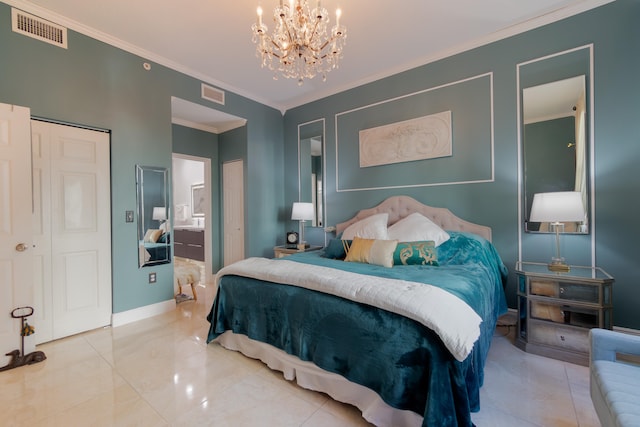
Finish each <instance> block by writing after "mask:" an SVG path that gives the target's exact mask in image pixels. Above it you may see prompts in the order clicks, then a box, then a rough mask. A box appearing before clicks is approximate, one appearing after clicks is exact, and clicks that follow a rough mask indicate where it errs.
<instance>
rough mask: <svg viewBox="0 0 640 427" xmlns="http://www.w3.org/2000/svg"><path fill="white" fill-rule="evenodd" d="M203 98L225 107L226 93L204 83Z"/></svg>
mask: <svg viewBox="0 0 640 427" xmlns="http://www.w3.org/2000/svg"><path fill="white" fill-rule="evenodd" d="M202 98H203V99H207V100H209V101H212V102H216V103H218V104H222V105H224V91H222V90H220V89H216V88H215V87H212V86H208V85H206V84H204V83H202Z"/></svg>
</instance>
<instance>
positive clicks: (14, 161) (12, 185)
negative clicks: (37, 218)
mask: <svg viewBox="0 0 640 427" xmlns="http://www.w3.org/2000/svg"><path fill="white" fill-rule="evenodd" d="M29 118H30V111H29V109H28V108H25V107H18V106H14V105H7V104H0V366H5V365H6V364H7V363H8V362H9V357H7V356H5V354H6V353H8V352H10V351H13V350H16V349H20V345H21V344H20V321H19V320H18V319H12V318H11V316H10V313H11V311H12V310H13V309H14V308H17V307H22V306H33V304H34V302H33V286H32V265H33V263H32V261H31V256H32V250H31V246H32V240H31V209H32V203H31V168H30V158H31V146H30V144H29ZM20 245H22V246H20ZM28 320H29V321H30V324H34V323H35V322H34V320H33V319H32V318H29V319H28ZM24 344H25V347H24V353H25V354H28V353H31V352H32V351H33V350H34V349H35V340H34V335H31V336H28V337H25V342H24Z"/></svg>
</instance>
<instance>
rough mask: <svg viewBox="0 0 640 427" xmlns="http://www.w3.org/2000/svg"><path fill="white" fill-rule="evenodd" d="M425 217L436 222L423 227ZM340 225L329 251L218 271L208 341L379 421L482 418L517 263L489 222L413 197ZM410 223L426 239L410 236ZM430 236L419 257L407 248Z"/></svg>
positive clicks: (441, 422) (447, 422) (443, 422)
mask: <svg viewBox="0 0 640 427" xmlns="http://www.w3.org/2000/svg"><path fill="white" fill-rule="evenodd" d="M381 218H382V219H381ZM418 218H419V226H416V224H418V223H416V222H414V220H415V219H418ZM424 218H428V220H427V223H431V224H433V225H435V227H434V229H429V230H428V231H425V233H424V235H423V234H421V233H422V230H423V227H422V224H426V223H423V221H424ZM429 220H430V221H429ZM381 221H383V223H384V224H383V225H384V227H382V226H381ZM425 227H426V225H425ZM428 227H431V226H430V225H429V226H428ZM428 227H427V228H428ZM336 228H337V232H336V233H337V236H338V237H337V238H336V239H334V240H333V241H332V242H330V244H329V245H328V246H327V248H325V250H324V251H313V252H306V253H300V254H295V255H292V256H289V257H286V258H282V259H277V260H271V259H266V258H249V259H246V260H243V261H240V262H238V263H235V264H232V265H230V266H227V267H225V268H223V269H222V270H220V272H218V274H217V275H216V283H217V285H218V289H217V295H216V298H215V300H214V302H213V305H212V307H211V311H210V313H209V315H208V317H207V319H208V320H209V322H210V323H211V327H210V329H209V333H208V337H207V341H208V342H212V341H215V342H217V343H219V344H220V345H222V346H223V347H225V348H227V349H230V350H234V351H240V352H242V353H243V354H244V355H246V356H248V357H251V358H256V359H260V360H262V361H263V362H264V363H266V364H267V365H268V366H269V367H270V368H271V369H274V370H278V371H281V372H283V374H284V376H285V378H286V379H288V380H295V381H297V383H298V384H299V385H300V386H301V387H304V388H307V389H311V390H316V391H320V392H324V393H327V394H328V395H330V396H331V397H332V398H334V399H335V400H338V401H342V402H345V403H349V404H352V405H355V406H356V407H358V408H359V409H360V410H361V411H362V415H363V417H364V418H365V419H366V420H367V421H369V422H371V423H373V424H375V425H379V426H412V425H426V426H431V425H438V426H467V425H472V421H471V412H475V411H478V410H479V408H480V401H479V390H480V387H481V386H482V382H483V380H484V376H483V369H484V364H485V360H486V357H487V353H488V350H489V346H490V344H491V338H492V336H493V332H494V329H495V325H496V321H497V318H498V317H499V316H500V315H501V314H503V313H504V312H506V302H505V297H504V288H503V286H504V281H505V280H506V274H507V271H506V268H505V266H504V264H503V263H502V261H501V260H500V257H499V255H498V254H497V252H496V250H495V248H494V247H493V245H492V244H491V243H490V241H491V229H490V228H488V227H484V226H480V225H477V224H472V223H470V222H467V221H464V220H462V219H460V218H458V217H456V216H455V215H453V214H452V213H451V212H450V211H449V210H447V209H444V208H434V207H430V206H426V205H423V204H422V203H419V202H418V201H416V200H414V199H411V198H409V197H406V196H396V197H391V198H389V199H387V200H385V201H384V202H382V203H381V204H380V205H378V206H376V207H373V208H370V209H364V210H361V211H360V212H359V213H358V214H357V215H356V216H355V217H353V218H351V219H350V220H348V221H345V222H343V223H340V224H337V226H336ZM354 230H355V235H354ZM413 230H416V231H413ZM425 230H426V228H425ZM407 232H409V233H411V236H414V235H415V236H418V237H417V239H419V240H415V239H414V240H411V239H409V240H407V241H408V242H409V243H406V242H405V241H400V240H399V239H398V237H402V236H406V235H407V234H406V233H407ZM348 233H349V235H348V236H347V234H348ZM434 233H435V234H434ZM442 233H444V234H442ZM425 236H426V237H433V236H435V237H434V239H435V240H424V239H426V237H425ZM443 236H444V237H443ZM445 237H446V238H445ZM438 240H442V242H439V241H438ZM393 242H395V243H393ZM393 244H395V246H393V247H394V249H393V256H394V257H395V258H394V259H393V264H392V265H389V264H388V262H389V254H390V249H389V248H390V247H391V246H392V245H393ZM340 245H342V247H343V249H344V252H345V255H344V256H345V258H344V260H343V259H341V258H340V254H339V252H340V249H339V247H340ZM403 245H404V246H403ZM420 245H422V246H420ZM424 245H427V246H428V247H427V248H426V249H425V250H424V251H422V249H421V251H422V252H420V254H419V255H420V256H418V257H414V255H415V254H416V253H417V252H418V251H414V252H413V253H411V254H410V256H409V257H408V258H407V257H405V258H402V256H400V257H399V256H398V254H399V253H401V252H403V251H404V250H405V249H406V248H407V247H410V248H411V247H413V248H415V247H417V246H420V247H421V248H422V247H423V246H424ZM429 245H430V246H429ZM401 246H402V248H401ZM423 249H424V248H423ZM334 252H335V253H334ZM405 252H406V251H405ZM354 254H355V255H354ZM381 254H383V255H381ZM425 254H426V255H425ZM362 256H364V257H365V259H359V257H362ZM354 257H355V260H354ZM367 257H369V258H367ZM412 259H413V261H414V262H408V261H410V260H412ZM353 261H355V262H353ZM405 264H409V265H405Z"/></svg>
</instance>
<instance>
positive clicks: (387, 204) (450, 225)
mask: <svg viewBox="0 0 640 427" xmlns="http://www.w3.org/2000/svg"><path fill="white" fill-rule="evenodd" d="M385 212H386V213H388V214H389V223H388V225H392V224H394V223H396V222H397V221H399V220H401V219H402V218H404V217H406V216H408V215H410V214H412V213H414V212H419V213H421V214H422V215H424V216H426V217H427V218H429V219H430V220H431V221H433V222H435V223H436V224H437V225H438V226H439V227H440V228H442V229H444V230H450V231H466V232H469V233H474V234H477V235H479V236H482V237H484V238H485V239H487V240H488V241H491V228H490V227H486V226H484V225H478V224H474V223H471V222H468V221H465V220H463V219H461V218H458V217H457V216H455V215H454V214H453V213H451V211H450V210H449V209H446V208H434V207H432V206H427V205H423V204H422V203H420V202H419V201H417V200H416V199H413V198H411V197H409V196H393V197H389V198H388V199H386V200H385V201H383V202H382V203H380V204H379V205H378V206H374V207H373V208H369V209H363V210H361V211H359V212H358V213H357V214H356V216H354V217H353V218H351V219H350V220H348V221H345V222H341V223H339V224H336V233H338V234H340V233H342V232H343V231H344V229H345V228H347V227H348V226H349V225H351V224H353V223H355V222H357V221H360V220H361V219H363V218H366V217H368V216H371V215H374V214H378V213H385Z"/></svg>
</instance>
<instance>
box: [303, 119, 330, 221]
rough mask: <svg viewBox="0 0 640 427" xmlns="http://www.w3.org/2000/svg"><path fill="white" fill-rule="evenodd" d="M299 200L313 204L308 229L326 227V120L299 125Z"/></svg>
mask: <svg viewBox="0 0 640 427" xmlns="http://www.w3.org/2000/svg"><path fill="white" fill-rule="evenodd" d="M298 198H299V201H300V202H308V203H313V207H314V218H313V220H312V221H311V224H310V225H307V226H306V227H309V226H310V227H319V228H322V227H324V119H318V120H314V121H311V122H307V123H301V124H299V125H298Z"/></svg>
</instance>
